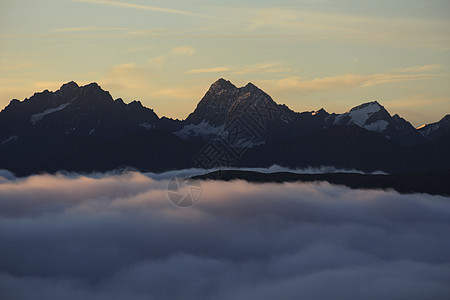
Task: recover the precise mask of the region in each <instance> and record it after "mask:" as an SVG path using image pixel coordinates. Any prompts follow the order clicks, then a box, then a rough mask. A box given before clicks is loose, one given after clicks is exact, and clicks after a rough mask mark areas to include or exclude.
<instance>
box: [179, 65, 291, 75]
mask: <svg viewBox="0 0 450 300" xmlns="http://www.w3.org/2000/svg"><path fill="white" fill-rule="evenodd" d="M290 71H291V69H289V68H285V67H283V63H260V64H254V65H249V66H242V67H226V66H220V67H212V68H202V69H193V70H190V71H188V72H186V73H187V74H201V73H224V72H227V73H233V74H250V73H287V72H290Z"/></svg>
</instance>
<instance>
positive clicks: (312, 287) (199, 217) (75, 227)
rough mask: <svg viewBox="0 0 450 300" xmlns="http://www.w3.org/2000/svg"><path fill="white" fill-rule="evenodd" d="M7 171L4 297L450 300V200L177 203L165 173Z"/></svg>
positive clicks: (221, 193)
mask: <svg viewBox="0 0 450 300" xmlns="http://www.w3.org/2000/svg"><path fill="white" fill-rule="evenodd" d="M0 176H2V180H1V181H0V245H1V247H0V298H1V299H59V298H64V299H125V298H126V299H274V298H277V299H294V298H299V297H301V298H303V299H330V298H334V299H355V298H360V299H361V298H364V299H384V298H389V299H392V298H402V299H403V298H405V299H424V298H428V299H445V298H448V297H449V295H450V288H449V287H448V282H449V281H450V272H449V269H450V255H449V254H448V253H450V239H449V238H448V235H449V233H450V199H449V198H445V197H439V196H428V195H399V194H397V193H395V192H389V191H362V190H350V189H348V188H344V187H339V186H333V185H329V184H325V183H314V184H301V183H286V184H249V183H246V182H242V181H234V182H213V181H203V182H201V185H202V198H201V200H200V202H199V203H198V204H197V206H195V207H194V208H190V209H180V208H177V207H175V206H173V205H171V204H170V202H169V201H168V198H167V184H168V181H167V179H165V178H167V176H164V175H160V176H158V177H157V178H156V176H153V175H151V174H150V175H149V176H146V175H145V174H141V173H134V172H132V173H127V174H116V175H114V174H111V175H106V174H95V175H91V176H80V175H76V174H66V175H57V176H50V175H39V176H31V177H28V178H23V179H14V178H13V177H12V176H11V174H9V173H6V172H3V173H2V174H0ZM152 177H153V178H152ZM182 192H184V190H182Z"/></svg>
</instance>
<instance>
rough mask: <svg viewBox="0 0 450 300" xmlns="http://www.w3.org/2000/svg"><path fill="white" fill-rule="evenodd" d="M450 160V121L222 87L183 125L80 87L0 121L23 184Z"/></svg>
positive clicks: (402, 168) (420, 167)
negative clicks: (302, 104)
mask: <svg viewBox="0 0 450 300" xmlns="http://www.w3.org/2000/svg"><path fill="white" fill-rule="evenodd" d="M448 153H450V115H446V116H445V117H443V118H442V119H441V120H440V121H438V122H435V123H432V124H428V125H424V126H422V127H419V128H417V129H416V128H414V127H413V126H412V125H411V124H410V123H409V122H408V121H406V120H405V119H403V118H401V117H400V116H399V115H397V114H395V115H393V116H392V115H391V114H390V113H389V112H388V111H387V110H386V109H385V108H384V107H383V106H382V105H381V104H380V103H378V102H377V101H373V102H367V103H364V104H361V105H359V106H356V107H353V108H351V109H350V110H349V111H348V112H346V113H343V114H335V113H328V112H327V111H325V110H324V109H320V110H318V111H306V112H301V113H299V112H294V111H292V110H291V109H289V107H287V106H286V105H280V104H278V103H276V102H275V101H274V100H273V99H272V98H271V97H270V96H269V95H268V94H266V93H265V92H264V91H262V90H261V89H259V88H258V87H256V86H255V85H253V84H252V83H249V84H247V85H246V86H244V87H240V88H238V87H236V86H235V85H233V84H232V83H231V82H230V81H227V80H225V79H219V80H217V81H216V82H215V83H213V84H212V85H211V87H210V89H209V90H208V91H207V92H206V94H205V96H204V97H203V98H202V99H201V100H200V102H199V103H198V105H197V107H196V109H195V110H194V111H193V112H192V113H191V114H190V115H189V116H188V117H187V118H186V119H185V120H174V119H170V118H166V117H159V116H157V115H156V113H155V112H154V111H153V110H152V109H149V108H146V107H144V106H143V105H142V104H141V103H140V102H139V101H133V102H131V103H125V102H124V101H123V100H122V99H120V98H119V99H113V98H112V96H111V95H110V94H109V93H108V92H107V91H104V90H103V89H102V88H101V87H100V86H99V85H98V84H96V83H91V84H88V85H85V86H78V85H77V84H76V83H75V82H69V83H66V84H64V85H63V86H61V88H60V89H59V90H57V91H55V92H50V91H48V90H45V91H43V92H39V93H35V94H34V95H33V96H31V97H30V98H27V99H25V100H23V101H19V100H17V99H14V100H12V101H11V102H10V103H9V105H7V106H6V107H5V108H4V109H3V110H2V111H1V112H0V169H8V170H10V171H12V172H14V173H16V174H17V175H28V174H32V173H36V172H57V171H61V170H65V171H74V172H93V171H108V170H114V169H118V168H134V169H138V170H141V171H153V172H161V171H165V170H171V169H181V168H190V167H201V168H207V169H209V168H214V167H241V166H245V167H266V166H270V165H273V164H279V165H282V166H286V167H292V168H303V167H317V166H334V167H337V168H348V169H358V170H362V171H366V172H373V171H378V170H380V171H384V172H389V173H400V172H413V171H414V172H417V171H432V170H445V169H450V158H449V155H448Z"/></svg>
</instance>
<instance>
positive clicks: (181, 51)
mask: <svg viewBox="0 0 450 300" xmlns="http://www.w3.org/2000/svg"><path fill="white" fill-rule="evenodd" d="M194 53H195V48H194V47H191V46H180V47H176V48H173V49H172V51H170V54H171V55H175V56H177V55H186V56H192V55H194Z"/></svg>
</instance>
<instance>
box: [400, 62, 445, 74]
mask: <svg viewBox="0 0 450 300" xmlns="http://www.w3.org/2000/svg"><path fill="white" fill-rule="evenodd" d="M442 68H443V66H442V65H438V64H432V65H424V66H415V67H409V68H404V69H399V70H396V71H397V72H399V73H420V72H427V71H433V70H437V69H442Z"/></svg>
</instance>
